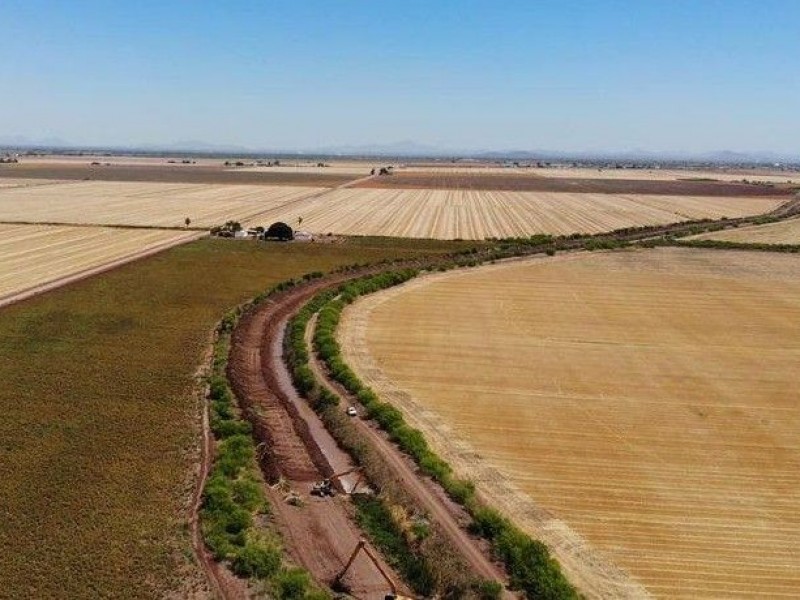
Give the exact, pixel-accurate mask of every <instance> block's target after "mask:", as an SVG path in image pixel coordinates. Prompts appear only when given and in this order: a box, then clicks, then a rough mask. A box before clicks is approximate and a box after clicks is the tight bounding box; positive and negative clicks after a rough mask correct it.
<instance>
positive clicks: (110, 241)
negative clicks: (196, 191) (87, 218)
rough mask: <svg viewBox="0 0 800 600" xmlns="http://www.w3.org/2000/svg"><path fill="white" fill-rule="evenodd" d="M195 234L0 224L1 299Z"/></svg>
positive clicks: (154, 230) (152, 230)
mask: <svg viewBox="0 0 800 600" xmlns="http://www.w3.org/2000/svg"><path fill="white" fill-rule="evenodd" d="M196 235H197V234H196V232H181V231H166V230H158V229H150V230H148V229H111V228H108V227H68V226H49V225H2V224H0V301H2V299H3V298H4V297H6V296H9V295H11V294H14V293H16V292H20V291H22V290H25V289H28V288H32V287H35V286H39V285H42V284H45V283H48V282H51V281H54V280H57V279H60V278H62V277H66V276H69V275H73V274H75V273H79V272H82V271H85V270H87V269H92V268H96V267H102V266H103V265H106V264H109V263H112V262H115V261H119V260H123V259H125V258H127V257H132V256H135V255H137V254H139V253H141V252H144V251H147V250H151V249H156V248H159V247H163V246H166V245H169V244H170V243H173V242H174V243H179V242H181V241H182V240H189V239H191V238H192V237H193V236H196Z"/></svg>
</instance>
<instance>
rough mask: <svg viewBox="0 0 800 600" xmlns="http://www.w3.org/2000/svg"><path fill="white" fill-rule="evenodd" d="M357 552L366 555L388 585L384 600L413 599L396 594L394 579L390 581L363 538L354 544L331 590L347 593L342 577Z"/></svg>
mask: <svg viewBox="0 0 800 600" xmlns="http://www.w3.org/2000/svg"><path fill="white" fill-rule="evenodd" d="M359 552H363V553H364V554H366V555H367V558H369V559H370V560H371V561H372V564H373V565H375V568H376V569H378V572H379V573H380V574H381V576H382V577H383V578H384V579H385V580H386V583H387V584H388V585H389V590H390V592H389V593H388V594H386V595H385V596H384V600H414V598H412V597H410V596H402V595H399V594H398V593H397V584H396V583H395V582H394V579H392V576H391V575H390V574H389V573H387V572H386V570H384V568H383V565H381V562H380V561H379V560H378V559H377V557H376V556H375V554H374V553H373V552H372V550H370V548H369V546H367V541H366V540H365V539H364V538H361V539H360V540H358V544H356V547H355V549H354V550H353V553H352V554H351V555H350V559H349V560H348V561H347V564H346V565H345V566H344V568H343V569H342V570H341V571H339V574H338V575H336V577H335V578H334V580H333V583H332V584H331V588H333V589H334V590H336V591H349V590H347V586H346V585H344V583H343V581H342V580H343V579H344V576H345V575H347V571H349V570H350V567H351V566H352V565H353V561H354V560H355V559H356V556H358V553H359Z"/></svg>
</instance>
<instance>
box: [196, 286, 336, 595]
mask: <svg viewBox="0 0 800 600" xmlns="http://www.w3.org/2000/svg"><path fill="white" fill-rule="evenodd" d="M318 276H321V273H319V274H317V273H312V274H310V275H308V276H306V277H304V278H303V280H308V279H313V278H315V277H318ZM293 285H295V281H294V280H290V281H287V282H285V283H282V284H279V285H277V286H275V287H274V288H273V290H272V292H271V293H276V292H279V291H282V290H284V289H287V288H290V287H292V286H293ZM271 293H267V294H264V295H262V296H260V297H259V298H260V300H259V302H260V301H263V300H264V299H266V298H268V297H269V296H270V295H271ZM241 313H242V309H237V310H235V311H233V312H231V313H228V315H226V316H225V318H224V319H223V320H222V321H221V323H220V325H219V328H218V330H217V341H216V342H215V344H214V358H213V365H212V371H211V376H210V378H209V393H208V397H209V400H210V425H211V431H212V432H213V434H214V438H215V440H216V454H215V457H214V466H213V468H212V469H211V472H210V473H209V477H208V480H207V482H206V485H205V488H204V490H203V506H202V510H201V513H200V519H201V525H202V532H203V538H204V540H205V543H206V545H207V546H208V548H209V549H210V550H211V552H212V554H213V555H214V558H215V559H216V560H217V561H220V562H221V561H226V562H227V563H228V565H229V566H230V569H231V571H233V572H234V573H235V574H236V575H238V576H240V577H245V578H250V579H255V580H258V581H259V582H261V583H262V584H263V585H264V586H265V588H266V589H265V590H264V591H266V592H267V593H268V595H269V596H270V597H273V598H279V599H281V600H294V599H305V600H317V599H323V598H328V597H329V594H328V593H327V592H325V591H323V590H321V589H320V588H318V587H316V586H314V585H313V583H312V580H311V577H310V576H309V574H308V573H307V572H306V571H305V570H303V569H300V568H297V567H293V566H290V565H286V564H283V550H282V548H281V543H280V539H279V537H278V535H277V534H276V533H275V532H273V531H270V530H269V528H268V527H266V526H264V524H263V523H259V521H262V522H263V521H265V520H266V518H267V517H268V516H269V511H270V506H269V502H268V501H267V499H266V497H265V495H264V491H263V490H264V485H265V483H264V480H263V478H262V477H261V472H260V470H259V468H258V464H257V462H256V448H255V444H254V441H253V437H252V427H251V426H250V423H249V422H247V421H245V420H244V419H243V418H241V416H240V414H239V411H238V408H237V404H236V401H235V399H234V396H233V392H232V391H231V389H230V386H229V385H228V380H227V377H226V375H225V369H226V367H227V363H228V349H229V346H230V335H231V331H232V330H233V327H234V326H235V325H236V322H237V321H238V317H239V315H240V314H241Z"/></svg>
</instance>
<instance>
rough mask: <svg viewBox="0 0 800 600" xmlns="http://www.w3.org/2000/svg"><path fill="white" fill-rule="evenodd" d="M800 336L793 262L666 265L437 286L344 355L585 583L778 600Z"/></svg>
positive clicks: (390, 309)
mask: <svg viewBox="0 0 800 600" xmlns="http://www.w3.org/2000/svg"><path fill="white" fill-rule="evenodd" d="M661 199H663V197H662V198H661ZM651 206H656V204H655V203H651ZM659 210H661V209H659ZM798 322H800V258H798V257H796V256H792V255H781V254H769V253H755V252H749V253H748V252H725V251H718V250H717V251H708V250H685V249H662V250H653V251H643V250H639V251H629V252H618V253H606V254H596V255H571V256H564V257H556V258H555V259H546V260H544V259H537V260H529V261H525V262H522V263H516V264H507V265H498V266H494V267H485V268H482V269H480V270H474V271H467V272H453V273H447V274H443V275H433V276H428V277H425V278H422V279H420V280H416V281H414V282H411V283H409V284H406V285H405V286H402V287H400V288H397V289H394V290H390V291H387V292H381V293H379V294H376V295H374V296H371V297H367V298H365V299H363V300H361V301H359V302H358V303H357V304H356V305H354V306H353V307H351V308H350V309H349V310H348V311H346V313H345V318H344V320H343V324H342V331H341V337H342V342H343V348H344V351H345V355H346V358H347V360H348V361H349V362H350V364H352V365H353V366H354V367H355V369H356V371H357V372H358V373H359V375H360V376H361V377H362V378H363V379H364V380H365V381H366V382H367V383H368V384H370V385H372V386H373V387H375V388H376V389H378V390H379V391H381V392H382V394H383V395H384V397H386V398H387V399H389V400H391V401H392V402H394V403H395V404H397V405H398V406H399V407H400V408H401V409H402V410H403V411H404V413H405V414H406V415H407V417H408V418H409V420H410V421H411V422H412V423H413V424H414V425H415V426H417V427H419V428H421V429H422V430H423V431H424V432H425V433H426V435H427V436H428V437H429V438H430V441H431V442H432V443H433V444H434V445H435V446H436V448H437V450H438V451H439V452H440V453H441V454H442V455H443V456H445V457H446V458H447V459H448V460H450V461H451V463H453V464H454V465H456V467H457V469H458V470H459V471H460V472H461V473H463V474H466V475H469V476H471V477H473V478H475V479H476V480H477V481H478V486H479V489H480V490H481V492H482V493H483V494H485V495H486V496H487V497H488V498H489V499H490V500H492V501H493V502H494V503H495V504H496V505H497V506H498V507H499V508H501V509H502V510H504V511H505V512H506V513H508V514H509V515H511V516H513V517H514V518H515V519H516V520H517V521H518V522H519V523H520V524H521V525H522V526H524V527H525V528H526V529H528V530H529V531H530V532H531V533H533V534H534V535H538V536H540V537H541V538H542V539H543V540H545V541H546V542H548V543H549V544H550V545H551V546H552V547H553V548H554V551H555V553H556V555H557V556H559V558H560V559H561V560H562V563H563V564H564V567H565V569H566V570H567V572H568V573H570V574H572V575H573V576H574V577H575V578H576V579H577V580H581V579H584V580H585V579H586V574H587V573H589V575H590V577H591V574H592V573H593V568H594V567H593V565H594V564H596V561H597V560H598V558H597V557H598V556H605V557H608V558H609V559H610V560H611V561H613V563H614V564H615V565H617V566H619V567H621V568H622V569H624V570H625V571H626V572H628V573H630V574H631V575H632V576H633V577H634V578H635V579H636V580H638V581H640V582H642V583H643V584H644V585H645V587H646V588H647V589H648V590H649V591H650V592H651V593H653V594H654V595H655V596H657V597H665V598H666V597H669V598H672V597H686V598H689V597H691V598H701V597H703V598H719V597H770V598H771V597H791V596H792V593H793V592H794V593H795V594H796V591H797V589H800V558H799V555H798V554H797V552H796V548H797V545H798V543H800V517H798V515H799V514H800V405H798V396H797V369H796V366H797V365H798V364H800V330H798V328H797V327H794V326H793V325H794V324H795V323H798ZM583 542H585V543H586V544H588V546H587V545H586V544H584V543H583ZM587 548H591V549H592V550H591V551H590V550H588V549H587ZM592 552H597V553H598V554H597V555H593V554H592ZM597 589H601V590H602V589H603V588H602V585H600V584H598V587H595V588H593V589H592V590H590V591H589V592H588V595H589V596H596V595H602V594H598V593H597ZM612 595H613V594H612Z"/></svg>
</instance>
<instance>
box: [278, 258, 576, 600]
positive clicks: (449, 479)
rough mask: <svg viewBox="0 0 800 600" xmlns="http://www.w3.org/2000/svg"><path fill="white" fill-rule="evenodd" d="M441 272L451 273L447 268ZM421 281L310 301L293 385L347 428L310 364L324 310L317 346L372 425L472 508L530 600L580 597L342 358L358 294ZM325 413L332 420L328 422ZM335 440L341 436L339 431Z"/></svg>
mask: <svg viewBox="0 0 800 600" xmlns="http://www.w3.org/2000/svg"><path fill="white" fill-rule="evenodd" d="M537 246H538V244H537ZM439 268H440V269H442V268H446V267H445V266H444V265H442V266H440V267H439ZM416 275H417V272H416V271H412V270H406V271H396V272H388V273H383V274H380V275H376V276H372V277H366V278H362V279H358V280H355V281H352V282H349V283H347V284H345V285H344V286H342V287H341V288H339V289H338V290H336V291H327V292H323V293H321V294H319V295H318V296H317V297H316V298H314V299H313V300H312V301H311V302H310V303H308V304H307V305H306V307H304V309H303V310H302V311H301V312H300V313H299V314H298V316H297V317H296V318H295V319H294V320H293V321H292V322H291V325H290V330H289V333H290V335H289V337H288V340H287V345H288V347H287V356H288V357H289V362H290V365H291V367H292V370H293V374H294V378H295V381H296V382H297V384H298V387H299V389H300V390H301V391H302V392H303V393H305V394H306V395H307V397H309V399H310V401H311V403H312V406H314V407H315V409H317V410H318V411H320V412H321V413H322V414H323V418H324V419H325V420H326V422H330V424H331V425H332V426H333V427H332V431H333V432H334V435H337V431H341V430H342V429H343V425H342V423H338V422H335V421H336V420H337V417H338V421H341V420H342V419H341V416H340V415H341V411H338V410H331V408H332V405H333V404H335V402H336V397H335V396H334V395H333V394H332V393H331V392H330V391H329V390H327V389H326V388H324V387H321V386H320V385H319V384H318V382H316V381H315V378H314V376H313V373H312V372H311V370H310V368H309V366H308V361H309V356H308V351H307V349H306V344H305V338H304V335H305V329H306V325H307V323H308V321H309V319H310V318H311V316H312V315H313V314H314V313H316V312H319V316H318V321H317V325H316V330H315V333H314V348H315V350H316V352H317V353H318V355H319V357H320V358H321V359H322V360H323V361H324V363H325V364H326V366H327V368H328V370H329V372H330V374H331V376H332V377H333V378H334V379H335V380H336V381H338V382H339V383H340V384H341V385H342V386H344V388H345V389H347V391H348V392H350V393H351V394H353V395H354V396H355V397H356V398H357V399H358V400H359V402H361V404H362V405H363V406H364V407H365V408H366V410H367V416H368V417H369V418H371V419H374V420H375V421H376V422H377V423H378V424H379V425H380V426H381V427H382V428H383V429H384V430H385V431H386V432H387V433H388V434H389V436H390V438H391V439H392V441H393V442H395V443H396V444H397V445H398V446H399V447H400V448H401V449H402V450H403V451H404V452H405V453H407V454H408V455H409V456H411V457H412V458H413V459H414V460H415V462H416V463H417V465H418V466H419V468H420V469H421V470H422V471H423V472H424V473H426V474H427V475H429V476H431V477H432V478H433V479H434V480H436V481H437V482H438V483H439V484H440V485H441V486H442V488H443V489H444V490H445V491H446V492H447V493H448V495H449V496H450V497H451V498H453V500H455V501H456V502H458V503H460V504H462V505H463V506H464V507H465V508H466V509H467V511H468V512H469V514H470V515H471V516H472V519H473V522H472V525H471V530H472V531H473V532H474V533H476V534H479V535H481V536H483V537H485V538H486V539H487V540H489V541H490V542H491V544H492V548H493V551H494V552H495V554H496V555H497V557H498V558H500V559H501V560H502V561H503V563H504V564H505V566H506V569H507V571H508V573H509V576H510V580H511V585H512V587H513V588H515V589H519V590H522V591H524V592H525V594H526V596H527V597H528V598H544V599H565V598H570V599H571V598H577V597H578V595H577V592H576V591H575V589H574V588H573V587H572V586H571V585H570V583H569V582H568V581H567V579H566V578H565V577H564V575H563V573H562V572H561V569H560V567H559V566H558V564H557V562H556V561H555V560H553V559H552V558H551V557H550V554H549V551H548V549H547V547H546V546H545V545H544V544H543V543H541V542H539V541H537V540H533V539H531V538H530V537H529V536H528V535H526V534H525V533H523V532H522V531H521V530H519V529H518V528H517V527H515V526H514V525H513V524H512V523H511V522H510V521H509V520H508V519H506V518H505V517H503V516H502V515H500V514H499V513H498V512H497V511H495V510H494V509H492V508H490V507H488V506H486V505H485V504H483V503H482V502H481V501H480V500H478V498H477V496H476V494H475V486H474V484H473V483H472V482H471V481H468V480H466V479H461V478H458V477H456V476H455V474H454V473H453V470H452V468H451V467H450V465H449V464H447V463H446V462H445V461H444V460H442V459H441V458H440V457H439V456H437V455H436V454H435V453H434V452H433V451H432V450H431V448H430V447H429V446H428V443H427V441H426V439H425V437H424V436H423V434H422V432H420V431H419V430H417V429H414V428H412V427H410V426H409V425H408V424H407V423H406V422H405V420H404V418H403V415H402V413H401V412H400V411H399V410H398V409H396V408H395V407H393V406H392V405H390V404H389V403H386V402H382V401H381V400H380V398H379V397H378V395H377V394H376V393H375V392H374V391H373V390H371V389H370V388H368V387H366V386H365V385H364V384H363V383H362V382H361V381H360V380H359V378H358V376H357V375H356V374H355V373H354V372H353V371H352V369H351V368H350V367H349V366H348V365H346V364H345V362H344V361H343V359H342V356H341V351H340V347H339V344H338V342H337V340H336V336H335V332H336V328H337V326H338V324H339V320H340V317H341V312H342V310H343V309H344V307H345V306H346V305H348V304H350V303H352V302H353V301H355V300H356V298H358V297H359V296H361V295H364V294H368V293H373V292H375V291H378V290H381V289H384V288H387V287H390V286H393V285H398V284H400V283H402V282H404V281H407V280H409V279H411V278H413V277H415V276H416ZM326 415H329V416H327V418H326ZM334 415H336V416H334ZM354 435H355V436H357V435H358V434H355V433H354V432H349V433H348V436H349V437H352V436H354ZM337 437H341V433H339V434H338V436H337ZM349 445H350V446H351V447H352V448H353V453H354V455H355V456H356V457H357V458H360V457H359V454H360V453H361V454H366V452H365V451H364V450H363V446H364V445H365V444H364V442H363V441H359V440H358V439H357V438H353V439H351V440H350V441H349ZM364 458H371V457H369V456H365V457H364ZM362 464H364V463H362ZM369 470H370V469H368V471H369ZM371 470H372V471H377V470H378V467H375V466H373V467H372V469H371ZM494 591H495V590H493V592H494Z"/></svg>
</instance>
